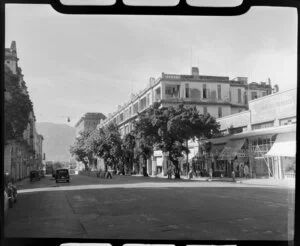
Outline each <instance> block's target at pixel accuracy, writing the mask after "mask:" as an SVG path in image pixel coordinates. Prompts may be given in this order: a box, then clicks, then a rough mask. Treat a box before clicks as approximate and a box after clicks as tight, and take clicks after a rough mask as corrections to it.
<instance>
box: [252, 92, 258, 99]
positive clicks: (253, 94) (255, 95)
mask: <svg viewBox="0 0 300 246" xmlns="http://www.w3.org/2000/svg"><path fill="white" fill-rule="evenodd" d="M256 98H257V92H256V91H252V92H251V99H252V100H253V99H256Z"/></svg>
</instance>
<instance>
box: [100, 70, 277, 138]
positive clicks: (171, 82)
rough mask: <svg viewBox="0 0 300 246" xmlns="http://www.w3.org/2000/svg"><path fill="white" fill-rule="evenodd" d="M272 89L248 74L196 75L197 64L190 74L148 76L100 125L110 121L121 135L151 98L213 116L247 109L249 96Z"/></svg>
mask: <svg viewBox="0 0 300 246" xmlns="http://www.w3.org/2000/svg"><path fill="white" fill-rule="evenodd" d="M271 93H272V87H271V83H270V81H269V82H268V83H265V82H261V83H260V84H258V83H255V82H252V83H250V84H248V82H247V78H245V77H237V78H235V79H232V80H230V79H229V77H221V76H205V75H199V70H198V68H196V67H193V68H192V72H191V75H177V74H165V73H162V76H161V77H160V78H158V79H155V78H150V81H149V84H148V86H147V87H146V88H145V89H144V90H142V91H141V92H140V93H139V94H133V95H132V96H131V100H130V101H129V102H127V103H126V104H124V105H123V106H118V109H117V111H116V112H114V113H112V114H109V115H108V118H107V119H106V120H103V121H101V123H100V125H99V127H104V126H106V125H108V124H109V123H110V122H114V123H116V124H117V125H118V126H119V127H120V133H121V135H122V136H124V135H125V134H127V133H129V132H130V131H131V130H132V127H133V124H132V122H133V121H134V120H135V118H136V117H137V114H138V113H140V112H143V111H144V110H146V109H147V108H149V107H150V106H151V105H152V104H153V103H154V102H160V103H161V104H162V106H176V105H178V104H184V105H186V106H196V107H197V109H198V110H199V112H200V113H210V114H211V115H212V116H213V117H215V118H222V117H224V116H227V115H231V114H234V113H238V112H242V111H245V110H247V109H248V100H251V99H254V98H259V97H262V96H265V95H270V94H271Z"/></svg>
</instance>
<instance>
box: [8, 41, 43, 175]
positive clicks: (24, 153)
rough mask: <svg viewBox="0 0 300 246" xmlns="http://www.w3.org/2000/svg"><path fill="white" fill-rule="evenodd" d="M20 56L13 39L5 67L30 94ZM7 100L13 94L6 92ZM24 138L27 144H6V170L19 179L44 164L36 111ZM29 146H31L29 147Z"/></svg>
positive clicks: (13, 142)
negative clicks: (19, 62)
mask: <svg viewBox="0 0 300 246" xmlns="http://www.w3.org/2000/svg"><path fill="white" fill-rule="evenodd" d="M18 60H19V58H18V56H17V48H16V42H15V41H12V43H11V47H10V48H5V69H9V70H10V71H11V73H12V74H13V76H17V77H18V81H19V88H20V89H21V91H22V93H24V94H27V95H28V91H27V87H26V83H25V81H24V75H23V74H22V69H21V68H20V67H19V66H18ZM5 100H11V96H10V95H7V94H6V97H5ZM23 140H25V142H26V144H24V143H22V142H20V141H19V140H18V141H17V140H16V139H11V140H9V141H8V143H7V144H6V145H5V152H4V158H5V162H4V170H5V172H8V173H10V174H11V176H12V177H13V178H14V179H15V180H17V179H23V178H24V177H26V176H27V175H28V174H29V171H30V170H31V169H36V168H40V167H41V164H42V156H43V153H42V144H43V137H42V136H41V135H39V134H38V133H37V131H36V119H35V116H34V112H33V111H31V112H30V113H29V115H28V123H27V127H26V128H25V130H24V132H23ZM28 147H29V148H28Z"/></svg>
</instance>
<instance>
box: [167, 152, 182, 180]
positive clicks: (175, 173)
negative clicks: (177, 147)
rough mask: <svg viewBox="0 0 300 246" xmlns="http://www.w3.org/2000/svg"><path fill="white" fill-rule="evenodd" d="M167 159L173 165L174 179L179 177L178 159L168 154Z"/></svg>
mask: <svg viewBox="0 0 300 246" xmlns="http://www.w3.org/2000/svg"><path fill="white" fill-rule="evenodd" d="M169 160H170V161H171V162H172V164H173V165H174V166H175V169H174V176H175V179H180V168H179V161H178V160H177V159H173V158H172V157H171V156H169Z"/></svg>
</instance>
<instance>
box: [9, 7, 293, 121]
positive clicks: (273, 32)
mask: <svg viewBox="0 0 300 246" xmlns="http://www.w3.org/2000/svg"><path fill="white" fill-rule="evenodd" d="M5 40H6V47H9V46H10V43H11V41H12V40H15V41H16V42H17V52H18V57H19V59H20V60H19V66H20V67H21V68H22V70H23V73H24V79H25V81H26V83H27V86H28V90H29V93H30V96H31V99H32V101H33V104H34V110H35V114H36V117H37V121H38V122H54V123H67V122H66V117H70V118H71V122H70V123H69V124H70V125H72V126H74V125H75V123H76V121H77V120H78V119H79V118H80V117H81V116H82V115H83V114H84V113H86V112H102V113H104V114H105V115H107V114H108V113H112V112H114V111H115V110H116V109H117V105H118V104H123V103H125V102H127V101H128V100H129V98H130V93H131V91H132V92H134V93H137V92H139V91H140V90H141V89H143V88H145V86H146V84H147V83H148V81H149V78H150V77H155V78H158V77H160V76H161V73H162V72H165V73H174V74H181V73H183V74H190V70H191V65H193V66H198V67H199V72H200V74H203V75H216V76H229V77H230V78H234V77H238V76H241V77H248V81H249V82H252V81H255V82H261V81H266V79H267V78H268V77H270V78H271V81H272V84H273V85H274V84H278V85H279V89H280V91H284V90H287V89H291V88H295V87H296V86H297V64H296V61H297V11H296V9H293V8H275V7H255V8H252V9H251V10H250V11H249V12H248V13H246V14H244V15H242V16H236V17H186V16H184V17H179V16H177V17H175V16H173V17H172V16H169V17H168V16H81V15H62V14H59V13H57V12H56V11H55V10H53V9H52V8H51V6H48V5H11V4H10V5H7V6H6V37H5ZM191 51H192V54H193V55H192V56H191Z"/></svg>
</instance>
